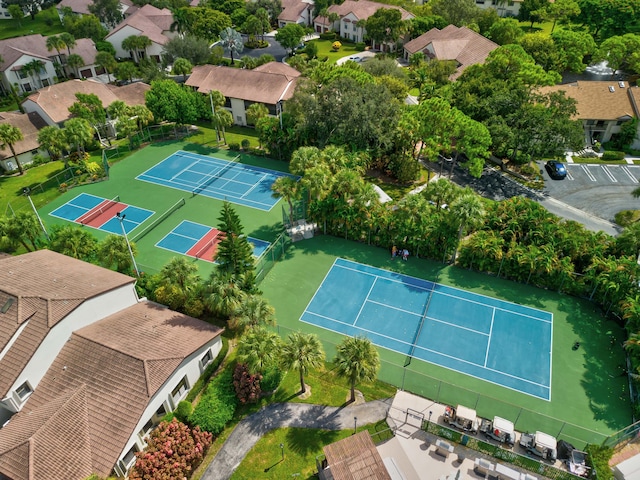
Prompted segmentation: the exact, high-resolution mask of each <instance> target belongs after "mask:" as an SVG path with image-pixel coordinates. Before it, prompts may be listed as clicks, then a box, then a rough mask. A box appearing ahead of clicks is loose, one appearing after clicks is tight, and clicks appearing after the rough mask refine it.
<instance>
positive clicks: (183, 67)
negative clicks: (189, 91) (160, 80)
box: [171, 58, 193, 82]
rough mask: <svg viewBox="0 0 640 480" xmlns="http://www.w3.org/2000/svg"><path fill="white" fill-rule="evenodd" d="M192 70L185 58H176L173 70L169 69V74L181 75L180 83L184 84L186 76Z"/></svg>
mask: <svg viewBox="0 0 640 480" xmlns="http://www.w3.org/2000/svg"><path fill="white" fill-rule="evenodd" d="M192 69H193V65H191V62H190V61H189V60H187V59H186V58H176V59H175V61H174V62H173V68H172V69H171V73H174V74H175V75H182V81H183V82H184V81H185V80H186V79H187V74H188V73H191V70H192Z"/></svg>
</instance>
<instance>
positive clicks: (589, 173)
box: [580, 165, 596, 182]
mask: <svg viewBox="0 0 640 480" xmlns="http://www.w3.org/2000/svg"><path fill="white" fill-rule="evenodd" d="M580 167H581V168H582V171H583V172H584V173H585V174H586V175H587V177H589V180H591V181H592V182H595V181H596V177H594V176H593V175H592V174H591V172H590V171H589V169H588V168H587V166H586V165H580Z"/></svg>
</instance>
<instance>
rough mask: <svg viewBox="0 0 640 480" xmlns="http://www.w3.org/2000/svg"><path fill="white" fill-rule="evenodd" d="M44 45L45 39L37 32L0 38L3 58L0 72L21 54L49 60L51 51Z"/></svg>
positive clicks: (0, 49)
mask: <svg viewBox="0 0 640 480" xmlns="http://www.w3.org/2000/svg"><path fill="white" fill-rule="evenodd" d="M46 45H47V41H46V40H45V38H44V37H43V36H42V35H40V34H39V33H36V34H35V35H25V36H24V37H15V38H8V39H6V40H0V57H1V58H2V59H3V60H4V62H0V72H3V71H5V70H6V69H7V68H9V66H11V65H12V64H13V62H15V61H16V60H18V59H19V58H20V57H21V56H23V55H31V56H33V57H36V58H40V59H42V60H47V61H50V59H49V56H50V55H51V52H49V51H48V50H47V46H46ZM54 53H55V52H54Z"/></svg>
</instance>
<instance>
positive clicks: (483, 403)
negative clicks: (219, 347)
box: [275, 325, 638, 449]
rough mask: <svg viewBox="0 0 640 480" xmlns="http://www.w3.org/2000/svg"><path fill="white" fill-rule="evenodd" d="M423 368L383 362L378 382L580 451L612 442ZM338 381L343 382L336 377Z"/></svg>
mask: <svg viewBox="0 0 640 480" xmlns="http://www.w3.org/2000/svg"><path fill="white" fill-rule="evenodd" d="M275 328H276V329H277V331H278V334H279V335H280V336H281V337H283V338H284V337H286V336H287V335H289V334H290V333H293V332H294V331H296V330H293V329H290V328H288V327H285V326H282V325H278V326H277V327H275ZM322 344H323V346H324V351H325V353H326V356H327V360H328V361H331V360H332V359H333V358H334V357H335V355H336V352H337V344H335V343H332V342H329V341H327V340H324V339H323V340H322ZM403 359H404V356H401V355H398V362H402V360H403ZM421 366H424V367H427V368H429V364H426V363H424V362H412V363H411V364H410V366H406V367H405V366H403V364H402V363H392V362H389V361H388V360H383V359H380V370H379V371H378V379H379V380H381V381H383V382H385V383H388V384H390V385H393V386H395V387H397V388H398V389H400V390H405V391H407V392H411V393H414V394H416V395H418V396H420V397H423V398H428V399H430V400H432V401H434V402H436V403H440V404H443V405H454V406H455V405H458V404H460V405H464V406H466V407H469V408H473V409H475V410H476V412H477V413H478V415H479V416H480V417H483V418H491V419H492V418H493V417H494V416H496V415H497V416H500V417H503V418H506V419H508V420H511V421H512V422H513V424H514V426H515V428H516V430H518V431H520V432H535V431H538V430H539V431H543V432H546V433H548V434H550V435H553V436H555V437H556V438H557V439H558V440H560V439H562V440H565V441H567V442H569V443H571V444H572V445H573V446H574V447H576V448H578V449H584V448H585V446H586V445H587V444H595V445H609V444H610V443H611V442H612V441H613V439H612V438H610V437H609V436H608V435H607V434H604V433H601V432H596V431H594V430H590V429H588V428H585V427H581V426H579V425H575V424H572V423H570V422H567V421H565V420H563V419H559V418H554V417H551V416H548V415H545V414H544V413H540V412H537V411H534V410H529V409H527V408H525V407H522V406H520V405H514V404H512V403H509V402H506V401H504V400H500V399H497V398H493V397H491V396H489V395H483V394H481V393H478V392H476V391H473V390H469V389H467V388H465V387H462V386H459V385H453V384H451V383H448V382H446V381H444V380H439V379H437V378H433V377H431V376H429V375H427V374H425V373H423V372H422V371H419V370H418V369H419V368H420V367H421ZM329 377H330V376H329V375H327V376H325V377H324V378H325V380H327V379H328V378H329ZM336 382H339V383H340V384H342V383H344V382H343V381H342V380H341V379H337V378H336ZM344 385H345V388H348V387H347V384H346V383H344ZM434 420H437V419H434ZM406 421H407V423H409V422H412V423H416V424H417V422H418V418H409V416H407V420H406ZM633 431H634V432H637V431H638V429H637V428H636V429H635V430H633ZM610 446H613V445H610Z"/></svg>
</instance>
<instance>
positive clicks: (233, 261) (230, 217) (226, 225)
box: [216, 202, 257, 293]
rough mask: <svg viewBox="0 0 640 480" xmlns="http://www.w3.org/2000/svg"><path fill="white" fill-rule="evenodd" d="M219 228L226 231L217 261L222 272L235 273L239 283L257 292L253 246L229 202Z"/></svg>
mask: <svg viewBox="0 0 640 480" xmlns="http://www.w3.org/2000/svg"><path fill="white" fill-rule="evenodd" d="M218 222H219V223H218V230H221V231H222V232H225V233H226V235H225V237H224V238H223V239H222V240H221V241H220V243H219V244H218V251H217V254H216V261H217V262H218V269H219V270H220V271H221V272H224V273H228V274H230V275H233V276H234V277H235V278H236V279H237V280H238V284H239V285H240V287H241V288H242V290H244V291H245V292H248V293H256V292H257V287H256V274H255V268H256V267H255V262H254V260H253V247H252V246H251V244H250V243H249V241H248V240H247V237H246V235H244V234H243V227H242V224H241V223H240V217H238V214H237V213H236V211H235V210H234V209H233V207H232V206H231V204H230V203H229V202H224V204H223V205H222V212H221V213H220V217H218Z"/></svg>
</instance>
